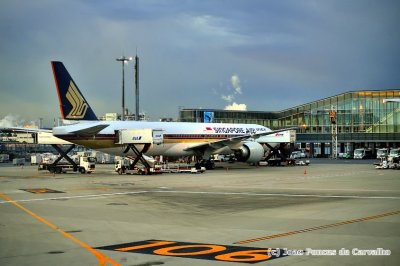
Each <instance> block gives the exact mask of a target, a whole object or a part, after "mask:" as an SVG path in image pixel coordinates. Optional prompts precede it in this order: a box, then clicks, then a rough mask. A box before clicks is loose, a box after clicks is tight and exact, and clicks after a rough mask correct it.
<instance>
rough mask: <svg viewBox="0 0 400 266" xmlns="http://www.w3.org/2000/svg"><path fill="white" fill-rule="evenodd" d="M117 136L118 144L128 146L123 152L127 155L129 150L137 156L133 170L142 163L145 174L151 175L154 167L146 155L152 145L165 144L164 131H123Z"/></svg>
mask: <svg viewBox="0 0 400 266" xmlns="http://www.w3.org/2000/svg"><path fill="white" fill-rule="evenodd" d="M115 135H116V136H117V138H116V144H120V145H122V146H124V145H125V146H126V148H125V150H124V151H123V153H124V154H127V153H128V152H129V150H132V152H133V153H134V154H135V156H134V157H132V158H130V159H133V163H132V164H131V166H130V167H131V168H132V169H134V168H135V167H136V165H137V163H138V162H139V161H140V162H141V163H142V164H143V165H144V173H147V174H151V173H152V167H151V165H150V163H149V161H148V160H146V159H145V157H144V153H146V151H148V150H149V148H150V147H151V145H160V144H162V143H163V133H162V130H157V129H151V128H148V129H122V130H116V131H115ZM128 158H129V157H128Z"/></svg>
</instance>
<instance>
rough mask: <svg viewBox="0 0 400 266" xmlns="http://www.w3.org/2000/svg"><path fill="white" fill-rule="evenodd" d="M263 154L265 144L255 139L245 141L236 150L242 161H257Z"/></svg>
mask: <svg viewBox="0 0 400 266" xmlns="http://www.w3.org/2000/svg"><path fill="white" fill-rule="evenodd" d="M263 156H264V148H263V146H262V145H261V144H260V143H258V142H254V141H248V142H245V143H244V144H243V146H242V147H240V149H238V150H235V157H236V159H237V160H238V161H240V162H247V163H257V162H259V161H260V160H261V159H262V157H263Z"/></svg>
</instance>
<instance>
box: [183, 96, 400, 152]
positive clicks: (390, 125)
mask: <svg viewBox="0 0 400 266" xmlns="http://www.w3.org/2000/svg"><path fill="white" fill-rule="evenodd" d="M391 98H397V99H399V98H400V90H376V91H375V90H373V91H351V92H346V93H343V94H339V95H336V96H332V97H328V98H325V99H321V100H317V101H314V102H311V103H307V104H303V105H299V106H295V107H292V108H288V109H285V110H282V111H278V112H252V111H226V110H212V109H207V110H205V109H183V110H181V111H180V121H182V122H204V121H205V120H204V119H205V118H204V113H205V112H206V113H207V112H208V113H213V116H212V117H213V119H212V122H214V123H245V124H259V125H263V126H266V127H269V128H271V129H280V128H285V127H293V126H298V127H299V129H298V130H297V142H299V143H318V144H321V143H327V144H328V145H329V143H330V142H331V139H332V133H331V132H332V126H333V124H332V123H331V118H330V112H331V111H332V110H334V111H335V114H336V117H335V122H336V124H334V125H335V126H336V125H337V133H338V142H339V143H340V144H341V147H340V151H343V149H344V148H343V147H347V146H351V148H349V149H352V148H356V147H371V148H377V147H389V146H390V147H399V146H400V103H399V102H386V103H384V99H391ZM206 121H207V120H206Z"/></svg>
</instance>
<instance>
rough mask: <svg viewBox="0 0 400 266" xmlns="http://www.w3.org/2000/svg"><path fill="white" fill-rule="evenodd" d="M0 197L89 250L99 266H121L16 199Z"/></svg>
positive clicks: (3, 195)
mask: <svg viewBox="0 0 400 266" xmlns="http://www.w3.org/2000/svg"><path fill="white" fill-rule="evenodd" d="M0 197H2V198H3V199H5V200H7V201H9V202H10V203H12V204H14V205H15V206H16V207H17V208H19V209H21V210H23V211H24V212H26V213H28V214H29V215H31V216H32V217H33V218H35V219H36V220H38V221H40V222H42V223H44V224H45V225H47V226H48V227H50V228H51V229H53V230H55V231H57V232H59V233H60V234H62V235H63V236H65V237H66V238H69V239H70V240H72V241H73V242H75V243H76V244H78V245H80V246H81V247H83V248H85V249H87V250H88V251H89V252H91V253H92V254H93V255H95V256H96V258H97V260H98V262H99V265H100V266H107V263H109V264H111V265H112V266H121V264H119V263H117V262H116V261H114V260H113V259H111V258H109V257H107V256H106V255H104V254H102V253H101V252H99V251H98V250H96V249H94V248H92V247H91V246H89V245H88V244H86V243H85V242H82V241H80V240H79V239H77V238H76V237H74V236H72V235H71V234H69V233H67V232H65V231H63V230H62V229H60V228H58V227H57V226H56V225H54V224H52V223H50V222H49V221H47V220H46V219H44V218H43V217H41V216H39V215H37V214H36V213H34V212H32V211H31V210H29V209H27V208H25V207H24V206H22V205H21V204H19V203H17V202H16V201H14V200H13V199H12V198H10V197H8V196H7V195H5V194H2V193H0Z"/></svg>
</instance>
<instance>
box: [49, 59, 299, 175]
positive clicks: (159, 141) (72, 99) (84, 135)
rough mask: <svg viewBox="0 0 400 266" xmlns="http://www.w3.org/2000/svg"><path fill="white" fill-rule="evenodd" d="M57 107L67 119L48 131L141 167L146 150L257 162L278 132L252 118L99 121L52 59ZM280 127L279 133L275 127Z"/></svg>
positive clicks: (64, 118)
mask: <svg viewBox="0 0 400 266" xmlns="http://www.w3.org/2000/svg"><path fill="white" fill-rule="evenodd" d="M51 66H52V70H53V75H54V80H55V85H56V90H57V94H58V100H59V104H60V112H61V116H62V118H63V120H64V121H65V122H68V124H67V125H64V126H57V127H54V128H53V135H54V136H55V137H57V138H59V139H62V140H65V141H67V142H70V143H74V144H77V145H81V146H84V147H87V148H90V149H93V150H98V151H102V152H104V153H108V154H113V155H118V156H125V157H131V158H135V162H134V164H135V163H137V162H138V161H139V160H140V161H141V162H143V163H144V164H145V165H146V167H149V166H148V164H146V156H158V155H163V156H171V157H182V156H191V155H196V156H198V157H200V158H205V159H207V158H209V157H210V156H211V155H213V154H234V155H235V157H236V159H237V160H238V161H241V162H248V163H256V162H259V161H260V160H261V159H262V157H263V156H264V153H265V149H264V146H263V143H267V142H268V141H271V136H274V134H275V135H276V136H278V135H282V133H283V131H288V130H293V129H295V128H285V129H280V130H275V131H272V130H271V129H269V128H267V127H264V126H261V125H256V124H222V123H188V122H148V121H120V120H118V121H100V120H98V118H97V116H96V115H95V113H94V111H93V109H92V108H91V106H90V105H89V103H88V101H87V100H86V99H85V97H84V96H83V94H82V93H81V91H80V90H79V88H78V86H77V85H76V83H75V81H74V80H73V79H72V77H71V75H70V74H69V72H68V71H67V69H66V68H65V66H64V64H63V63H62V62H59V61H51ZM279 132H281V133H279Z"/></svg>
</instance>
